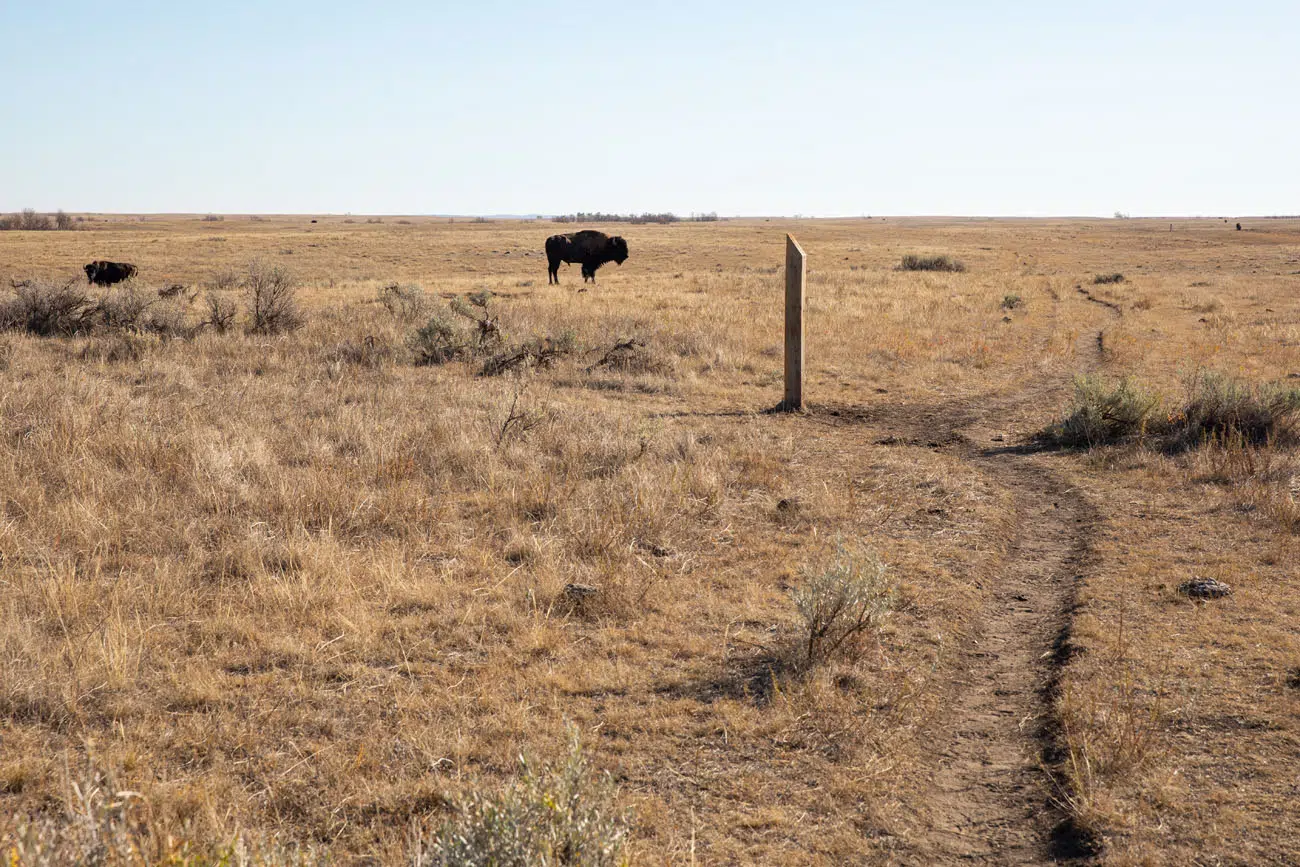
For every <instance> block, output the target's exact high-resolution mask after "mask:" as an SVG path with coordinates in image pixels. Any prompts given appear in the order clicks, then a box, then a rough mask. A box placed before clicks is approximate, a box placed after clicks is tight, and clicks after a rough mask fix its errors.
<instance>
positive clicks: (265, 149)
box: [0, 0, 1300, 216]
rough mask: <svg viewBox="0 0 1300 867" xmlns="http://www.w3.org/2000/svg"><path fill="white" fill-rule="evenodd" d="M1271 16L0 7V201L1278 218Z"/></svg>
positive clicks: (1286, 65)
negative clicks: (0, 64)
mask: <svg viewBox="0 0 1300 867" xmlns="http://www.w3.org/2000/svg"><path fill="white" fill-rule="evenodd" d="M1298 38H1300V3H1297V2H1295V0H1289V2H1272V0H1252V2H1250V3H1235V2H1231V0H1214V2H1198V0H1192V2H1187V0H1184V2H1141V0H1134V2H1111V0H1096V2H1091V3H1071V4H1064V3H1057V2H1043V0H1040V2H996V0H992V2H982V3H974V2H957V0H952V2H929V3H926V2H916V3H910V4H904V3H888V4H886V3H870V2H855V3H850V2H843V3H840V2H823V3H816V2H809V3H802V4H801V3H794V2H782V3H775V2H763V0H758V2H753V0H751V2H732V0H723V2H708V0H700V2H691V3H688V2H640V3H618V2H603V3H583V2H574V0H548V2H545V3H542V2H518V0H479V2H461V3H455V4H442V3H429V2H382V0H377V2H371V3H357V2H350V3H334V2H325V0H314V2H310V3H308V2H279V3H270V2H267V3H246V2H238V0H216V2H205V3H194V2H175V0H169V2H159V3H135V2H111V3H110V2H103V3H88V2H87V3H71V2H58V0H51V2H34V0H0V45H3V47H4V54H3V64H4V73H3V85H0V210H13V209H16V208H21V207H35V208H38V209H54V208H59V207H62V208H65V209H67V210H94V211H119V212H140V211H147V212H157V211H183V212H195V211H197V212H207V211H212V212H233V213H247V212H292V213H308V212H312V213H315V212H333V213H342V212H346V211H351V212H353V213H388V214H397V213H409V214H422V213H457V214H490V213H533V212H540V213H561V212H570V211H574V210H603V211H662V210H672V211H676V212H678V213H681V214H686V213H689V212H691V211H717V212H719V213H721V214H723V215H734V214H786V215H790V214H796V213H800V214H805V215H856V214H987V215H1074V214H1094V215H1104V216H1109V215H1110V214H1111V213H1112V212H1113V211H1116V210H1123V211H1127V212H1130V213H1132V214H1134V215H1139V214H1149V215H1192V214H1207V215H1214V214H1223V215H1237V214H1271V213H1291V214H1294V213H1300V165H1298V164H1297V152H1300V112H1297V110H1296V106H1297V103H1298V100H1300V43H1298V42H1297V39H1298Z"/></svg>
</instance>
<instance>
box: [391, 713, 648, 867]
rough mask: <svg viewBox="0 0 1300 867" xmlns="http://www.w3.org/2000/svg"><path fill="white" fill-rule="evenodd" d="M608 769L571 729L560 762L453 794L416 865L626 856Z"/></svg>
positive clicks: (596, 865)
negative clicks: (501, 785) (595, 767)
mask: <svg viewBox="0 0 1300 867" xmlns="http://www.w3.org/2000/svg"><path fill="white" fill-rule="evenodd" d="M615 796H616V790H615V788H614V784H613V782H612V780H611V779H610V777H609V775H608V774H595V773H593V772H592V771H591V769H590V768H589V767H588V764H587V760H586V757H585V756H584V755H583V752H582V748H581V745H580V744H579V742H578V739H577V737H576V736H575V737H574V738H573V739H572V741H571V743H570V748H569V754H568V756H567V757H566V759H565V760H564V762H563V763H561V764H558V765H546V766H542V767H535V766H534V765H533V764H532V763H531V762H529V761H528V760H526V759H524V758H523V757H521V758H520V759H519V779H518V780H517V781H516V782H515V783H514V784H513V785H511V786H509V787H507V788H505V789H504V790H501V791H498V792H484V791H478V790H475V791H471V792H469V793H467V794H464V795H461V796H460V797H458V798H455V799H454V804H455V810H456V815H455V816H454V817H453V818H452V819H451V820H450V821H448V822H447V823H446V824H444V825H443V826H442V828H441V829H440V830H439V831H438V832H437V834H436V836H435V837H434V838H433V840H432V842H431V844H430V845H429V847H428V849H427V850H426V849H425V848H424V847H423V846H422V845H420V846H417V850H416V852H415V854H414V858H413V867H558V865H566V867H616V865H625V864H627V863H628V856H627V836H628V830H629V817H628V816H627V815H626V814H625V813H623V812H622V811H620V810H619V809H618V807H617V805H616V803H615Z"/></svg>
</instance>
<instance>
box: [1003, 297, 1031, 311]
mask: <svg viewBox="0 0 1300 867" xmlns="http://www.w3.org/2000/svg"><path fill="white" fill-rule="evenodd" d="M1024 303H1025V301H1024V299H1023V298H1021V297H1020V296H1019V295H1015V294H1010V295H1003V296H1002V309H1003V310H1015V309H1016V308H1017V307H1020V306H1021V305H1022V304H1024Z"/></svg>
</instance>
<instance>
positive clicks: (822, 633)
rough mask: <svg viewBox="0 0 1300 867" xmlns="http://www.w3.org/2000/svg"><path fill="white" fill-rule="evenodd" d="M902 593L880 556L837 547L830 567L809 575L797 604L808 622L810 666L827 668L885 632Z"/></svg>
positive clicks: (797, 592) (796, 597) (806, 645)
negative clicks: (864, 637) (828, 662)
mask: <svg viewBox="0 0 1300 867" xmlns="http://www.w3.org/2000/svg"><path fill="white" fill-rule="evenodd" d="M896 596H897V590H896V588H895V587H894V584H893V582H892V581H890V580H889V577H888V570H887V569H886V567H885V564H884V563H883V562H882V561H881V560H880V558H879V557H877V556H876V555H875V553H873V552H871V551H865V550H851V549H849V548H847V547H846V546H845V545H844V544H843V543H838V544H837V545H836V549H835V556H834V558H833V559H832V561H831V563H830V564H829V565H827V566H825V567H824V568H821V569H818V570H817V571H815V572H808V571H805V580H804V583H803V585H802V586H800V587H799V588H798V589H796V590H795V591H794V604H795V607H796V608H797V609H798V610H799V615H800V616H801V617H802V618H803V622H804V650H805V653H806V661H807V662H808V663H809V664H813V663H816V662H825V661H826V660H828V659H830V658H831V657H832V656H834V655H835V654H836V653H838V652H840V651H842V650H846V649H848V648H849V647H851V646H852V645H853V644H854V643H855V642H856V641H857V639H859V638H860V637H861V636H862V635H863V634H864V633H866V632H869V631H874V630H877V629H879V628H880V626H881V625H882V624H883V623H884V621H885V618H886V617H888V616H889V612H890V610H891V609H892V608H893V607H894V602H895V599H896Z"/></svg>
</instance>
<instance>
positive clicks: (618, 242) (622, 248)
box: [609, 235, 627, 265]
mask: <svg viewBox="0 0 1300 867" xmlns="http://www.w3.org/2000/svg"><path fill="white" fill-rule="evenodd" d="M609 258H610V259H612V260H613V261H615V262H617V263H618V264H620V265H622V264H623V262H624V261H626V259H627V241H624V240H623V239H622V238H621V237H619V236H618V235H615V236H614V237H612V238H610V239H609Z"/></svg>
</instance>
